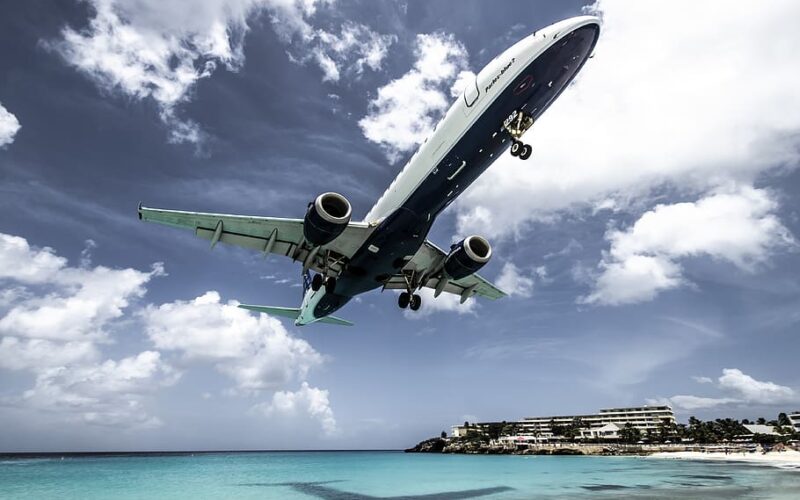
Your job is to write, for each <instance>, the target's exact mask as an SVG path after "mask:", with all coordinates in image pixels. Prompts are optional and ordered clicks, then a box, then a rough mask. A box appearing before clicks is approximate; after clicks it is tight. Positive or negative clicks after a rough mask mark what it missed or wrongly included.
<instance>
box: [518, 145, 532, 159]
mask: <svg viewBox="0 0 800 500" xmlns="http://www.w3.org/2000/svg"><path fill="white" fill-rule="evenodd" d="M532 152H533V148H532V147H531V145H530V144H523V145H522V151H520V152H519V159H520V160H527V159H528V158H530V157H531V153H532Z"/></svg>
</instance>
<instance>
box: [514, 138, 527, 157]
mask: <svg viewBox="0 0 800 500" xmlns="http://www.w3.org/2000/svg"><path fill="white" fill-rule="evenodd" d="M523 148H524V145H523V144H522V142H520V141H517V140H515V141H514V142H512V143H511V156H519V155H520V153H521V152H522V149H523Z"/></svg>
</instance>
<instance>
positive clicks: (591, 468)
mask: <svg viewBox="0 0 800 500" xmlns="http://www.w3.org/2000/svg"><path fill="white" fill-rule="evenodd" d="M622 497H624V498H682V499H685V498H726V499H728V498H759V499H765V498H776V499H777V498H785V499H790V498H791V499H798V498H800V471H798V470H782V469H778V468H773V467H767V466H758V465H738V464H731V463H720V462H691V461H680V460H664V459H654V458H643V457H585V456H583V457H582V456H485V455H439V454H436V455H433V454H405V453H402V452H391V451H386V452H373V451H368V452H353V451H344V452H244V453H240V452H236V453H234V452H232V453H194V454H191V453H186V454H168V455H158V454H151V455H138V454H125V455H116V456H106V455H88V456H64V457H63V458H62V457H61V456H48V457H38V458H10V457H4V458H2V459H0V498H14V499H16V498H59V499H73V498H74V499H92V498H137V499H138V498H168V499H170V498H254V499H255V498H258V499H265V498H266V499H271V498H279V499H295V498H297V499H313V498H321V499H325V500H345V499H348V500H350V499H352V500H367V499H374V498H395V499H403V500H412V499H420V500H422V499H424V500H453V499H461V498H485V499H529V498H543V499H547V498H582V499H585V498H590V499H591V498H596V499H606V498H622Z"/></svg>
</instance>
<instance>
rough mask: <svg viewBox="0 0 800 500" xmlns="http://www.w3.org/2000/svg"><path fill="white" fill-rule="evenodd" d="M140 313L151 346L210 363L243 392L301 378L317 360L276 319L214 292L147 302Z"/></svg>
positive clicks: (308, 347) (316, 355)
mask: <svg viewBox="0 0 800 500" xmlns="http://www.w3.org/2000/svg"><path fill="white" fill-rule="evenodd" d="M142 318H143V319H144V322H145V331H146V333H147V335H148V336H149V338H150V340H152V342H153V344H154V345H155V346H156V347H157V348H159V349H162V350H170V351H179V352H181V353H183V355H184V356H185V357H186V359H188V360H198V361H206V362H210V363H213V364H214V365H215V366H216V368H217V369H218V370H219V371H220V372H222V373H224V374H225V375H227V376H229V377H230V378H232V379H233V380H234V381H235V382H236V385H237V388H238V389H239V390H242V391H246V392H252V391H261V390H268V389H277V388H281V387H283V386H285V385H286V384H287V383H289V382H292V381H295V380H303V379H304V378H305V377H306V376H307V374H308V372H309V370H310V369H311V368H313V367H316V366H319V365H320V364H322V362H323V357H322V355H321V354H320V353H318V352H317V351H316V350H314V348H313V347H312V346H311V345H310V344H309V343H308V342H306V341H305V340H303V339H298V338H295V337H293V336H291V335H290V334H289V332H288V331H287V330H286V328H284V326H283V325H282V324H281V322H280V321H278V320H277V319H275V318H272V317H270V316H267V315H266V314H258V315H253V314H250V313H249V312H248V311H246V310H244V309H240V308H238V307H237V303H236V302H229V303H227V304H225V303H222V302H221V301H220V296H219V294H218V293H217V292H214V291H210V292H206V293H205V294H204V295H202V296H200V297H197V298H195V299H194V300H190V301H180V300H178V301H175V302H170V303H166V304H162V305H160V306H148V307H147V308H146V309H145V310H144V311H142Z"/></svg>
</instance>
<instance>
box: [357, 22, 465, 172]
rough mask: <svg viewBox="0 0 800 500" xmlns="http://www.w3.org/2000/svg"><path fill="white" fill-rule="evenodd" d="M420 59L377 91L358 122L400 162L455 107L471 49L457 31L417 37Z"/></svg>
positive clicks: (363, 130) (416, 48) (388, 153)
mask: <svg viewBox="0 0 800 500" xmlns="http://www.w3.org/2000/svg"><path fill="white" fill-rule="evenodd" d="M414 56H415V57H416V61H415V62H414V66H413V67H412V68H411V70H409V71H408V72H407V73H406V74H404V75H403V76H401V77H400V78H397V79H396V80H392V81H391V82H389V83H387V84H386V85H384V86H383V87H381V88H379V89H378V95H377V96H376V97H375V98H374V99H372V100H371V101H370V102H369V104H368V108H367V115H366V116H365V117H363V118H362V119H361V120H359V122H358V124H359V126H360V127H361V130H362V132H363V133H364V136H365V137H366V138H367V139H368V140H370V141H371V142H374V143H376V144H379V145H380V146H381V147H382V148H383V149H384V151H385V153H386V156H387V158H388V159H389V160H390V161H392V162H395V161H397V160H398V159H399V158H400V156H401V155H402V154H403V153H405V152H408V151H410V150H411V149H412V148H414V147H415V146H416V145H418V144H420V143H421V142H423V141H424V140H425V138H426V137H427V136H428V135H429V134H430V133H431V132H432V131H433V127H434V125H435V123H436V121H437V120H438V119H439V118H441V116H442V114H443V113H444V111H445V110H446V109H447V108H448V107H449V105H450V96H449V94H450V90H449V89H450V87H451V84H452V83H453V80H454V79H456V78H457V77H458V78H459V79H460V80H462V81H463V80H464V78H466V76H465V75H467V74H466V73H464V71H466V70H467V66H468V53H467V50H466V48H465V47H464V45H463V44H461V42H459V41H457V40H456V39H455V37H453V35H447V34H443V33H433V34H421V35H417V39H416V47H415V49H414Z"/></svg>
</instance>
